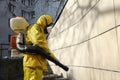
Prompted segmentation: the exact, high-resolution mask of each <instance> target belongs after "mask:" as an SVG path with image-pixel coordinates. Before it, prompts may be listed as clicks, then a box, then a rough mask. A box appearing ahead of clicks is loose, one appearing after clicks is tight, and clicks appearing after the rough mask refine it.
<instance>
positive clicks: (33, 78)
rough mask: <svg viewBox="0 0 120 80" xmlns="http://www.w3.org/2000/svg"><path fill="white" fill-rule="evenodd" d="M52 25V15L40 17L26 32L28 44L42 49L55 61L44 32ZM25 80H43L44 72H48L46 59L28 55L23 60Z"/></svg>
mask: <svg viewBox="0 0 120 80" xmlns="http://www.w3.org/2000/svg"><path fill="white" fill-rule="evenodd" d="M51 24H52V18H51V16H50V15H48V14H45V15H42V16H40V17H39V19H38V20H37V21H36V23H34V24H31V25H30V26H29V27H28V28H27V30H26V44H27V45H32V46H38V47H41V48H42V49H43V50H45V51H46V52H47V53H49V55H50V56H52V57H53V58H54V59H56V57H55V56H54V54H53V53H51V52H50V49H49V48H48V45H47V41H46V36H45V34H44V30H45V29H46V28H47V26H50V25H51ZM23 69H24V80H42V76H43V72H44V71H45V72H46V71H48V69H47V65H46V59H45V58H44V57H42V56H41V55H35V54H34V53H33V54H29V53H26V54H24V58H23Z"/></svg>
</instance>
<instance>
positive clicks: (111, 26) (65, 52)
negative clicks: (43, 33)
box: [48, 0, 120, 80]
mask: <svg viewBox="0 0 120 80" xmlns="http://www.w3.org/2000/svg"><path fill="white" fill-rule="evenodd" d="M48 44H49V46H50V49H51V51H52V52H54V54H55V55H56V56H57V58H58V59H59V60H60V61H61V62H62V63H63V64H65V65H67V66H68V67H69V68H70V70H69V71H68V72H65V71H63V70H62V69H61V68H59V67H58V66H56V65H54V64H53V63H51V62H50V65H51V67H52V69H53V71H54V73H57V74H61V73H63V75H64V76H65V77H68V78H69V80H120V1H119V0H68V2H67V4H66V6H65V8H64V10H63V12H62V14H61V16H60V18H59V20H58V22H57V23H56V25H55V26H54V28H53V29H52V32H51V34H50V36H49V38H48Z"/></svg>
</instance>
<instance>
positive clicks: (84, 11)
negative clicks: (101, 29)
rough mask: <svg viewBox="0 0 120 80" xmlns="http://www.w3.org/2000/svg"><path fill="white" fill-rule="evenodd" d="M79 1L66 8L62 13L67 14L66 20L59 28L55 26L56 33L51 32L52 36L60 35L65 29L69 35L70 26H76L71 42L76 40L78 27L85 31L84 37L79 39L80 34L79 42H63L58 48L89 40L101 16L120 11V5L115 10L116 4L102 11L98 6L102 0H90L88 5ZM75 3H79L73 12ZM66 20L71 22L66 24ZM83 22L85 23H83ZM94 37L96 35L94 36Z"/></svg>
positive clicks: (64, 18)
mask: <svg viewBox="0 0 120 80" xmlns="http://www.w3.org/2000/svg"><path fill="white" fill-rule="evenodd" d="M79 1H80V0H76V1H74V4H73V5H72V6H71V7H69V9H66V8H65V9H64V11H63V13H62V14H65V15H62V20H64V22H61V24H60V25H59V26H60V27H58V28H57V27H55V28H54V29H55V32H56V33H53V34H51V36H50V38H52V37H56V36H59V35H60V34H61V33H63V32H65V31H66V34H65V35H66V37H67V35H68V34H69V31H67V30H69V29H70V28H73V27H74V31H73V34H72V37H73V38H70V39H69V40H70V41H71V42H74V35H75V30H76V29H78V30H81V29H82V32H80V33H85V34H84V37H82V40H81V41H79V39H80V38H81V36H78V41H79V42H78V43H73V44H70V45H66V46H64V44H65V43H66V42H63V43H62V46H63V47H62V48H58V49H63V48H67V47H70V46H74V45H77V44H81V43H83V42H86V41H88V39H89V38H90V35H91V32H92V30H93V29H94V27H95V23H96V21H97V19H98V18H99V17H100V16H102V15H107V14H112V13H113V11H116V12H120V7H117V8H116V9H115V10H114V5H113V7H112V8H108V9H106V10H102V11H101V10H100V9H99V7H97V6H96V5H98V4H99V3H100V0H98V1H96V3H94V4H93V0H89V2H88V3H86V5H84V6H81V4H82V3H81V4H80V2H79ZM68 2H69V1H68ZM75 5H77V7H76V8H75V9H74V10H73V11H72V12H70V11H71V9H72V7H73V6H75ZM90 11H92V13H91V14H92V15H91V16H89V20H86V21H85V18H86V16H87V15H88V13H90ZM76 12H80V13H79V14H78V15H77V16H76V15H75V14H76ZM72 14H73V15H72ZM78 16H79V17H78ZM68 19H69V20H68ZM66 22H68V23H69V24H66ZM77 23H79V24H78V25H77ZM81 23H83V24H81ZM63 27H64V28H63ZM112 27H114V26H112ZM99 34H101V33H99ZM99 34H98V35H99ZM95 37H97V36H95ZM92 38H94V37H92ZM92 38H91V39H92ZM66 39H67V38H64V40H63V41H66ZM58 49H54V50H58Z"/></svg>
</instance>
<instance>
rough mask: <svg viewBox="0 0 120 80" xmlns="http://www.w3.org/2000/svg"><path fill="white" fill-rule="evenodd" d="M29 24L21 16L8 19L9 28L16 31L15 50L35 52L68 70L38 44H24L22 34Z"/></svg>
mask: <svg viewBox="0 0 120 80" xmlns="http://www.w3.org/2000/svg"><path fill="white" fill-rule="evenodd" d="M27 26H29V24H28V22H27V21H26V20H25V19H24V18H23V17H16V18H11V19H10V27H11V29H12V30H13V31H14V32H15V33H17V34H18V35H17V38H16V46H17V50H18V51H19V52H21V53H26V52H28V53H29V54H32V53H35V54H36V55H41V56H43V57H45V58H46V59H48V60H49V61H51V62H53V63H54V64H56V65H58V66H59V67H61V68H62V69H64V70H65V71H68V70H69V68H68V67H67V66H65V65H63V64H62V63H60V62H59V61H57V60H55V59H54V58H52V57H51V56H50V54H49V53H46V52H45V51H44V50H43V49H42V48H41V47H38V46H32V45H29V46H28V45H26V44H24V34H25V29H26V28H27Z"/></svg>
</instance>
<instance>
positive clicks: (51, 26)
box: [47, 23, 53, 34]
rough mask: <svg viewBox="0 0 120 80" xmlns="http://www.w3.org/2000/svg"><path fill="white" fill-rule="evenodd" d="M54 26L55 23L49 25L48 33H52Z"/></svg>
mask: <svg viewBox="0 0 120 80" xmlns="http://www.w3.org/2000/svg"><path fill="white" fill-rule="evenodd" d="M52 28H53V23H52V24H50V25H49V26H47V32H48V34H50V32H51V30H52Z"/></svg>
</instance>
